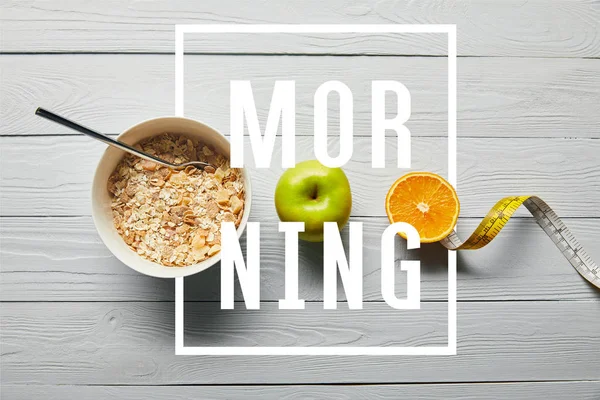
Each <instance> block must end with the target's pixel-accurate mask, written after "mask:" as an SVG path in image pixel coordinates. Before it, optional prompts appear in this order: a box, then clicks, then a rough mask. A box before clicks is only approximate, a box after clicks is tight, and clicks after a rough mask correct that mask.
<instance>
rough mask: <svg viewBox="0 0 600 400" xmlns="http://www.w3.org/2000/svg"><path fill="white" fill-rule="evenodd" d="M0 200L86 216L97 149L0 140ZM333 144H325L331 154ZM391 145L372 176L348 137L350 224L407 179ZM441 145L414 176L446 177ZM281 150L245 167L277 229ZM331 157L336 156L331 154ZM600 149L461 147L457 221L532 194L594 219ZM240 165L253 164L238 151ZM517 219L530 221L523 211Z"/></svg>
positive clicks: (363, 153)
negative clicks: (260, 165) (268, 161)
mask: <svg viewBox="0 0 600 400" xmlns="http://www.w3.org/2000/svg"><path fill="white" fill-rule="evenodd" d="M1 140H2V141H1V144H2V147H1V149H0V151H1V157H0V158H1V159H0V167H1V168H2V174H1V176H0V187H2V192H1V193H0V201H1V202H2V207H1V208H2V209H1V210H0V213H1V215H3V216H19V215H31V216H42V215H89V214H90V197H89V196H90V182H91V180H92V178H93V175H94V170H95V168H96V164H97V162H98V160H99V158H100V155H101V153H102V152H103V150H104V146H103V145H102V144H98V143H96V142H94V141H90V140H89V139H88V138H85V137H81V136H79V137H72V136H68V137H10V138H2V139H1ZM336 143H337V144H339V142H338V141H336V140H333V139H332V140H331V141H330V144H331V147H332V148H334V149H335V148H336ZM396 145H397V143H396V139H395V138H391V137H388V138H387V142H386V152H387V157H388V158H387V163H386V166H387V167H386V168H382V169H374V168H372V167H371V139H370V138H355V140H354V153H353V156H352V160H351V161H350V162H349V163H347V164H346V165H345V166H344V170H345V172H346V174H347V175H348V178H349V180H350V184H351V186H352V188H353V209H352V215H355V216H385V209H384V199H385V194H386V193H387V191H388V188H389V187H390V185H391V184H392V183H393V182H394V181H395V180H396V179H397V178H398V177H400V176H401V175H403V174H404V173H406V172H408V170H402V169H398V168H397V167H396V160H395V158H396V153H397V150H396V148H397V147H396ZM447 146H448V142H447V139H446V138H413V139H412V159H413V164H412V170H417V171H418V170H425V171H432V172H435V173H439V174H442V175H445V174H446V169H447V163H448V161H447ZM280 147H281V146H280V141H279V140H277V141H276V143H275V151H274V154H273V160H274V161H273V162H272V168H269V169H260V170H256V169H253V168H251V171H250V176H251V178H252V181H253V200H254V203H253V209H252V210H253V211H252V215H257V216H258V215H259V216H260V217H261V220H262V221H266V220H270V221H276V220H277V214H276V212H275V206H274V203H273V200H272V199H273V192H274V188H275V185H276V183H277V180H278V179H279V176H280V175H281V173H282V172H283V170H282V169H281V168H280V167H279V166H280V165H281V164H280V163H281V161H280V160H281V155H280V154H281V153H280ZM333 151H337V150H333ZM597 154H600V140H590V139H546V140H536V139H510V141H506V140H503V139H488V140H480V139H468V138H466V139H459V140H458V160H459V161H458V164H457V165H458V177H459V181H458V189H457V190H458V195H459V197H460V201H461V210H462V213H461V216H463V217H482V216H484V215H486V214H487V212H488V210H489V209H490V208H491V207H492V206H493V205H494V204H495V203H496V201H498V200H499V199H500V198H502V197H504V196H508V195H522V194H531V193H535V194H537V195H539V196H540V197H542V198H543V199H544V200H546V201H547V202H548V203H549V204H550V205H551V206H552V207H553V208H554V209H555V211H556V212H557V213H558V215H560V216H563V217H600V207H599V201H600V200H599V199H600V164H598V160H597ZM312 158H314V152H313V138H312V137H306V136H305V137H299V138H296V159H297V160H298V161H300V160H305V159H312ZM245 160H246V165H250V166H251V165H253V159H252V155H251V150H250V147H249V146H246V158H245ZM517 215H522V216H525V215H527V216H529V215H530V214H529V213H528V212H527V211H526V210H521V211H519V212H518V214H517Z"/></svg>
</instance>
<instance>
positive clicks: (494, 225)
mask: <svg viewBox="0 0 600 400" xmlns="http://www.w3.org/2000/svg"><path fill="white" fill-rule="evenodd" d="M521 204H523V205H525V207H527V209H528V210H529V212H531V214H532V215H533V218H534V219H535V221H536V222H537V223H538V225H539V226H540V227H542V229H543V230H544V232H546V234H547V235H548V236H549V237H550V239H552V241H553V242H554V244H555V245H556V247H558V249H559V250H560V251H561V253H562V254H563V255H564V256H565V258H566V259H567V260H568V261H569V263H571V265H572V266H573V268H575V269H576V270H577V272H579V274H580V275H581V276H583V277H584V278H585V279H586V280H587V281H588V282H590V283H591V284H592V285H594V286H596V287H597V288H599V289H600V268H599V267H598V264H596V263H595V262H594V261H593V260H592V258H591V257H590V256H589V255H588V254H587V253H586V251H585V250H584V249H583V247H582V246H581V245H580V244H579V242H578V241H577V239H575V236H573V234H572V233H571V231H569V229H568V228H567V227H566V226H565V224H564V223H563V222H562V221H561V219H560V218H559V217H558V215H556V213H555V212H554V211H553V210H552V208H550V206H549V205H548V204H546V202H545V201H543V200H542V199H540V198H539V197H537V196H511V197H505V198H503V199H502V200H500V201H499V202H498V203H496V205H495V206H494V207H492V209H491V210H490V211H489V212H488V214H487V215H486V216H485V218H484V219H483V221H481V223H480V224H479V226H478V227H477V229H475V231H474V232H473V233H472V234H471V236H469V238H468V239H467V240H465V241H464V242H463V241H462V240H460V238H459V237H458V235H457V234H456V232H452V233H451V234H450V235H449V236H448V237H447V238H445V239H442V240H441V241H440V243H441V244H442V245H443V246H444V247H446V248H447V249H449V250H476V249H480V248H482V247H484V246H486V245H487V244H488V243H490V242H491V241H492V240H493V239H494V238H495V237H496V236H497V235H498V233H500V231H501V230H502V228H504V225H506V223H507V222H508V220H509V219H510V217H511V216H512V215H513V214H514V213H515V211H517V208H519V207H520V206H521Z"/></svg>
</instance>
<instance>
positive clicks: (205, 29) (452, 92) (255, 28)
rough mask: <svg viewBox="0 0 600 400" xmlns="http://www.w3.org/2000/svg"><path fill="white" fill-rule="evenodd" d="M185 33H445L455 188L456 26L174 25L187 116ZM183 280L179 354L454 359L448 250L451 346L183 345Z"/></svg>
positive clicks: (178, 105)
mask: <svg viewBox="0 0 600 400" xmlns="http://www.w3.org/2000/svg"><path fill="white" fill-rule="evenodd" d="M185 33H447V34H448V180H449V182H450V183H451V184H452V185H453V186H454V187H455V188H456V184H457V182H456V25H442V24H423V25H400V24H377V25H368V24H361V25H336V24H315V25H312V24H210V25H180V24H178V25H175V115H177V116H181V117H182V116H183V97H184V92H183V81H184V79H183V78H184V74H183V55H184V53H183V42H184V34H185ZM183 279H184V278H175V354H176V355H205V356H208V355H230V356H235V355H239V356H242V355H286V356H292V355H298V356H311V355H314V356H342V355H344V356H355V355H356V356H358V355H365V356H379V355H456V347H457V346H456V342H457V339H456V330H457V327H456V314H457V312H456V252H454V251H450V250H448V346H447V347H440V346H438V347H348V346H346V347H337V346H332V347H308V346H304V347H300V346H298V347H185V346H184V344H183V336H184V335H183V331H184V323H183V306H184V296H183Z"/></svg>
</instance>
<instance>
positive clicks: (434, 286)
mask: <svg viewBox="0 0 600 400" xmlns="http://www.w3.org/2000/svg"><path fill="white" fill-rule="evenodd" d="M353 220H354V221H360V222H363V227H364V250H363V251H364V256H363V258H364V265H363V274H364V279H363V293H364V295H363V297H364V299H365V300H366V301H381V300H382V296H381V284H380V281H381V275H380V246H381V245H380V236H381V232H383V230H384V229H385V227H386V226H387V220H386V219H385V218H354V219H353ZM478 222H479V221H478V220H475V219H461V220H460V222H459V227H460V230H459V232H464V233H467V232H469V231H470V230H472V229H474V228H475V226H476V225H477V223H478ZM566 223H567V225H568V226H569V228H570V229H571V230H572V231H573V233H574V234H575V236H576V237H578V238H579V239H580V241H581V243H582V244H583V246H584V247H585V248H586V249H587V250H588V251H589V253H590V255H591V257H592V258H593V259H594V260H600V249H599V248H598V246H595V244H596V243H598V242H599V241H600V220H598V219H589V220H587V219H570V220H567V221H566ZM261 228H262V229H261V238H262V240H261V246H262V248H261V255H262V256H261V257H262V258H261V282H262V283H261V299H262V300H263V301H277V300H278V299H280V298H282V297H283V295H284V284H285V280H284V260H285V259H284V242H283V237H282V236H281V235H280V234H279V233H278V231H277V225H276V224H275V223H267V224H263V225H262V227H261ZM342 237H343V239H344V243H347V230H345V231H344V232H343V233H342ZM0 242H1V243H2V247H1V248H0V261H1V264H2V269H1V270H0V299H1V300H3V301H173V300H174V285H173V281H172V280H167V279H156V278H152V277H147V276H144V275H141V274H138V273H137V272H135V271H133V270H130V269H129V268H127V267H126V266H125V265H123V264H121V262H119V261H118V260H117V259H116V258H115V257H113V256H112V255H111V254H110V252H109V251H108V249H106V248H105V247H104V245H103V244H102V242H101V240H100V238H99V237H98V235H97V234H96V231H95V229H94V226H93V223H92V221H91V218H90V217H76V218H2V223H1V224H0ZM241 243H242V248H243V249H244V251H245V239H242V241H241ZM346 246H347V244H346ZM322 253H323V251H322V248H321V246H320V245H313V244H308V243H302V244H301V246H300V252H299V259H300V274H299V294H300V296H301V298H303V299H306V300H309V301H318V300H322V299H323V283H322V282H323V281H322V279H323V278H322V272H321V271H322V265H323V260H322ZM508 254H515V256H514V257H510V256H508ZM396 258H397V259H398V260H400V259H409V258H413V259H419V260H421V263H422V267H421V290H422V292H421V298H422V299H423V300H425V301H431V300H438V301H443V300H445V299H447V296H448V285H447V281H448V275H447V273H446V268H447V256H446V251H445V249H443V248H442V247H441V246H439V245H437V244H434V245H427V246H424V248H423V250H422V251H411V252H407V251H406V249H405V245H404V241H402V240H401V239H398V240H397V245H396ZM458 282H459V285H458V288H459V290H458V300H459V301H471V300H494V301H497V300H550V299H552V300H558V299H561V300H573V299H598V291H597V290H595V289H594V288H593V287H592V286H591V285H588V284H587V283H586V282H585V281H584V280H583V279H582V278H580V276H579V275H578V274H577V273H576V272H575V271H574V270H573V268H572V267H571V266H570V265H569V263H568V262H567V261H566V260H565V259H564V258H563V257H562V256H561V255H560V253H559V251H558V250H557V249H556V248H555V247H554V245H553V243H552V241H551V240H550V239H549V238H547V237H546V236H545V234H544V233H543V231H542V230H541V229H540V228H539V227H538V226H537V224H536V223H535V222H534V221H533V220H532V219H517V220H513V221H511V222H510V224H508V225H507V227H506V228H505V231H504V232H502V234H501V235H500V236H499V237H498V238H497V239H496V240H495V241H494V243H493V244H492V245H490V246H488V247H487V248H485V249H482V250H480V251H476V252H469V251H466V252H460V253H459V258H458ZM405 287H406V277H405V274H403V273H398V274H397V276H396V288H397V291H398V295H399V296H403V295H404V293H405V292H404V291H405V289H404V288H405ZM219 288H220V269H219V268H218V267H213V268H211V269H209V270H207V271H205V272H203V273H201V274H198V275H195V276H192V277H188V278H186V279H185V297H186V299H187V300H190V301H192V300H193V301H219V299H220V289H219ZM236 299H237V300H240V301H241V300H243V298H242V296H241V292H240V290H239V287H236ZM339 299H340V300H343V299H345V292H344V291H343V290H341V289H340V291H339Z"/></svg>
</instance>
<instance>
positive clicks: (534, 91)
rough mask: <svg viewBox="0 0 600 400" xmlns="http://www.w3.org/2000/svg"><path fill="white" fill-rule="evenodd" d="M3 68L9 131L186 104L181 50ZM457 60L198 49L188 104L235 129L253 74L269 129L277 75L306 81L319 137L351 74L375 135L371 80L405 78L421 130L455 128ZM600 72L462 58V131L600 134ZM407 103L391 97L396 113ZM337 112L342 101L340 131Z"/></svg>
mask: <svg viewBox="0 0 600 400" xmlns="http://www.w3.org/2000/svg"><path fill="white" fill-rule="evenodd" d="M0 67H1V68H2V74H1V75H0V83H1V85H2V88H3V93H4V96H3V102H2V104H3V107H2V109H1V110H0V135H47V134H61V135H64V134H72V132H71V131H69V130H67V129H65V128H63V127H60V126H58V125H54V124H50V123H48V121H45V120H43V119H41V118H39V117H36V116H35V115H34V114H33V111H34V110H35V107H37V106H38V105H39V106H44V107H46V108H48V109H51V110H54V111H56V112H60V113H64V114H65V115H67V116H68V117H70V118H72V119H73V120H76V121H79V122H81V123H82V124H84V125H88V126H90V127H93V128H95V129H97V130H100V131H103V132H106V133H120V132H122V131H123V130H125V129H126V128H128V127H129V126H131V125H133V124H136V123H138V122H140V121H142V120H144V119H148V118H154V117H156V116H160V115H173V113H174V96H175V94H174V90H175V85H174V82H173V73H174V70H175V66H174V58H173V57H172V56H170V55H26V56H23V55H20V56H19V55H13V56H3V57H0ZM447 68H448V65H447V60H446V59H445V58H440V57H385V58H381V57H286V56H270V57H264V56H240V57H232V56H206V55H190V56H186V58H185V71H186V72H185V77H186V78H185V112H186V115H187V116H189V117H191V118H196V119H199V120H202V121H205V122H207V123H209V124H210V125H212V126H214V127H215V128H217V129H219V130H221V131H222V132H228V131H229V80H231V79H251V80H252V85H253V91H254V96H255V99H256V105H257V109H258V113H259V116H260V121H261V124H262V126H263V127H264V125H265V120H266V116H267V112H268V107H269V104H270V100H271V95H272V90H273V84H274V81H275V80H277V79H294V80H296V85H297V88H296V103H297V105H296V114H297V116H296V126H297V129H296V134H297V135H307V136H312V135H313V96H314V92H315V90H316V88H317V87H318V85H320V84H321V83H323V82H325V81H327V80H330V79H340V80H342V81H344V82H345V83H346V84H347V85H348V86H349V87H350V88H351V89H352V92H353V96H354V107H355V111H354V126H355V134H356V135H357V136H370V135H371V86H370V82H371V80H373V79H393V80H399V81H401V82H403V83H404V84H405V85H406V87H407V88H408V89H409V90H410V92H411V96H412V110H411V112H412V114H411V118H410V120H409V122H408V123H407V124H406V125H407V126H408V127H409V129H411V133H412V135H413V136H445V135H447V120H448V112H447V98H448V91H447V87H448V84H447ZM349 69H350V70H351V71H352V73H351V74H349V73H348V70H349ZM598 76H600V60H598V59H587V60H582V59H577V60H574V59H556V60H552V62H548V60H545V59H522V58H461V59H459V61H458V93H459V98H458V135H459V137H467V136H468V137H471V136H472V137H561V138H562V137H584V138H587V137H590V138H591V137H595V138H598V137H600V113H598V112H597V93H598V92H600V79H598ZM148 82H151V84H148ZM334 103H335V102H334V101H333V100H332V101H331V105H330V107H332V110H335V109H336V107H335V105H334ZM395 105H396V104H395V101H393V100H392V99H390V100H389V108H388V111H389V113H390V114H389V115H390V116H392V115H395V112H396V110H393V108H394V107H395ZM392 113H394V114H392ZM336 115H337V114H336V113H334V112H333V111H332V113H331V118H330V125H331V128H330V129H331V132H333V133H335V132H337V131H338V128H337V126H336V125H337V123H338V122H337V116H336ZM389 134H390V135H394V134H395V133H394V132H391V131H390V132H389Z"/></svg>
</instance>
